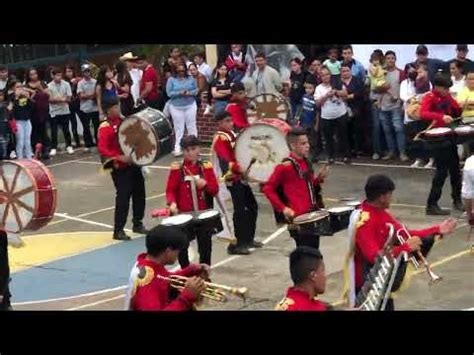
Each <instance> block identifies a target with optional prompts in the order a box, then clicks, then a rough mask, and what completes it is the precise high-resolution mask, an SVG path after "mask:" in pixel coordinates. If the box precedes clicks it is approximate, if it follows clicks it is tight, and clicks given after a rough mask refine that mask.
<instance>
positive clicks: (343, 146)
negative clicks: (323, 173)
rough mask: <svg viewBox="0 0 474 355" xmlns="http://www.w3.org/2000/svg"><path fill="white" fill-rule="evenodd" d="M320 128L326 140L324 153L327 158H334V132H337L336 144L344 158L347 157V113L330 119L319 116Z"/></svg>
mask: <svg viewBox="0 0 474 355" xmlns="http://www.w3.org/2000/svg"><path fill="white" fill-rule="evenodd" d="M321 128H322V131H323V135H324V140H325V141H326V153H327V155H328V159H334V156H335V147H334V134H335V133H336V134H337V140H338V143H339V144H338V145H339V148H340V150H341V153H342V156H343V157H344V158H346V157H347V158H348V157H349V147H348V144H349V142H348V137H347V115H344V116H341V117H338V118H336V119H332V120H326V119H324V118H321Z"/></svg>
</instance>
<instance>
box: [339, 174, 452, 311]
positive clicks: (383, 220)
mask: <svg viewBox="0 0 474 355" xmlns="http://www.w3.org/2000/svg"><path fill="white" fill-rule="evenodd" d="M394 190H395V184H394V182H393V181H392V180H391V179H390V178H389V177H387V176H385V175H372V176H369V178H368V179H367V183H366V185H365V195H366V200H365V201H364V202H363V203H362V205H361V206H360V207H359V208H358V209H357V210H356V211H355V212H354V213H353V215H352V216H351V223H350V226H349V236H350V238H351V239H350V251H349V255H348V258H347V259H346V275H348V268H350V273H352V275H351V278H350V280H346V282H347V281H349V283H350V288H349V290H348V291H349V295H350V305H351V306H353V305H354V302H355V297H356V295H357V294H358V292H359V290H360V289H361V287H362V286H363V284H364V281H365V280H366V278H367V275H368V274H369V272H370V269H371V268H372V267H373V264H374V262H375V259H376V257H377V255H378V253H379V252H381V251H382V250H383V248H384V246H385V242H386V241H387V237H388V234H389V228H388V226H387V223H391V224H393V225H394V227H395V230H399V229H400V228H402V225H401V224H400V222H398V221H397V220H396V219H395V218H394V217H393V216H392V215H391V214H389V213H388V211H387V210H388V209H389V207H390V202H391V199H392V193H393V191H394ZM455 227H456V221H455V220H454V219H451V218H449V219H446V220H445V221H443V222H441V223H440V224H438V225H434V226H431V227H429V228H426V229H421V230H408V231H409V233H410V235H411V236H412V237H411V238H408V239H407V240H406V242H405V243H403V244H402V245H398V246H395V247H394V248H393V254H394V257H398V255H399V254H400V253H401V252H403V251H406V252H408V253H410V252H414V251H417V250H421V253H422V254H423V255H426V254H428V252H429V250H430V249H431V247H432V246H433V243H434V236H435V235H439V234H441V236H443V235H447V234H451V233H452V232H453V231H454V228H455ZM399 272H400V274H399V275H397V277H400V279H403V277H404V275H405V272H406V264H405V263H404V264H403V266H402V267H401V268H400V270H399ZM347 296H348V295H347V294H346V295H345V297H347ZM393 309H394V304H393V299H389V301H388V303H387V306H386V310H393Z"/></svg>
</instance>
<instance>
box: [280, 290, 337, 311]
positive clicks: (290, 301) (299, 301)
mask: <svg viewBox="0 0 474 355" xmlns="http://www.w3.org/2000/svg"><path fill="white" fill-rule="evenodd" d="M275 310H276V311H327V310H328V306H327V305H326V304H325V303H324V302H321V301H319V300H318V299H317V298H311V297H310V295H309V294H308V293H307V292H304V291H303V290H298V289H296V288H294V287H290V288H288V290H287V291H286V297H285V298H284V299H283V300H282V301H281V302H280V303H279V304H278V305H277V306H276V307H275Z"/></svg>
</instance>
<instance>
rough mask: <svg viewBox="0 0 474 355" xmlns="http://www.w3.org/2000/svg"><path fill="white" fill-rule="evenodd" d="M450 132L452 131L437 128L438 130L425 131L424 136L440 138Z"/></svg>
mask: <svg viewBox="0 0 474 355" xmlns="http://www.w3.org/2000/svg"><path fill="white" fill-rule="evenodd" d="M452 132H453V130H452V129H451V128H448V127H438V128H432V129H430V130H429V131H426V132H425V133H424V134H425V135H427V136H442V135H446V134H449V133H452Z"/></svg>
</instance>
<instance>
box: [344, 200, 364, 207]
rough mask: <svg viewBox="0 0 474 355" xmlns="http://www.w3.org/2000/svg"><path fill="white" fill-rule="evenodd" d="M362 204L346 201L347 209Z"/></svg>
mask: <svg viewBox="0 0 474 355" xmlns="http://www.w3.org/2000/svg"><path fill="white" fill-rule="evenodd" d="M361 203H362V202H360V201H347V202H346V205H347V206H349V207H357V206H359V205H360V204H361Z"/></svg>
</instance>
